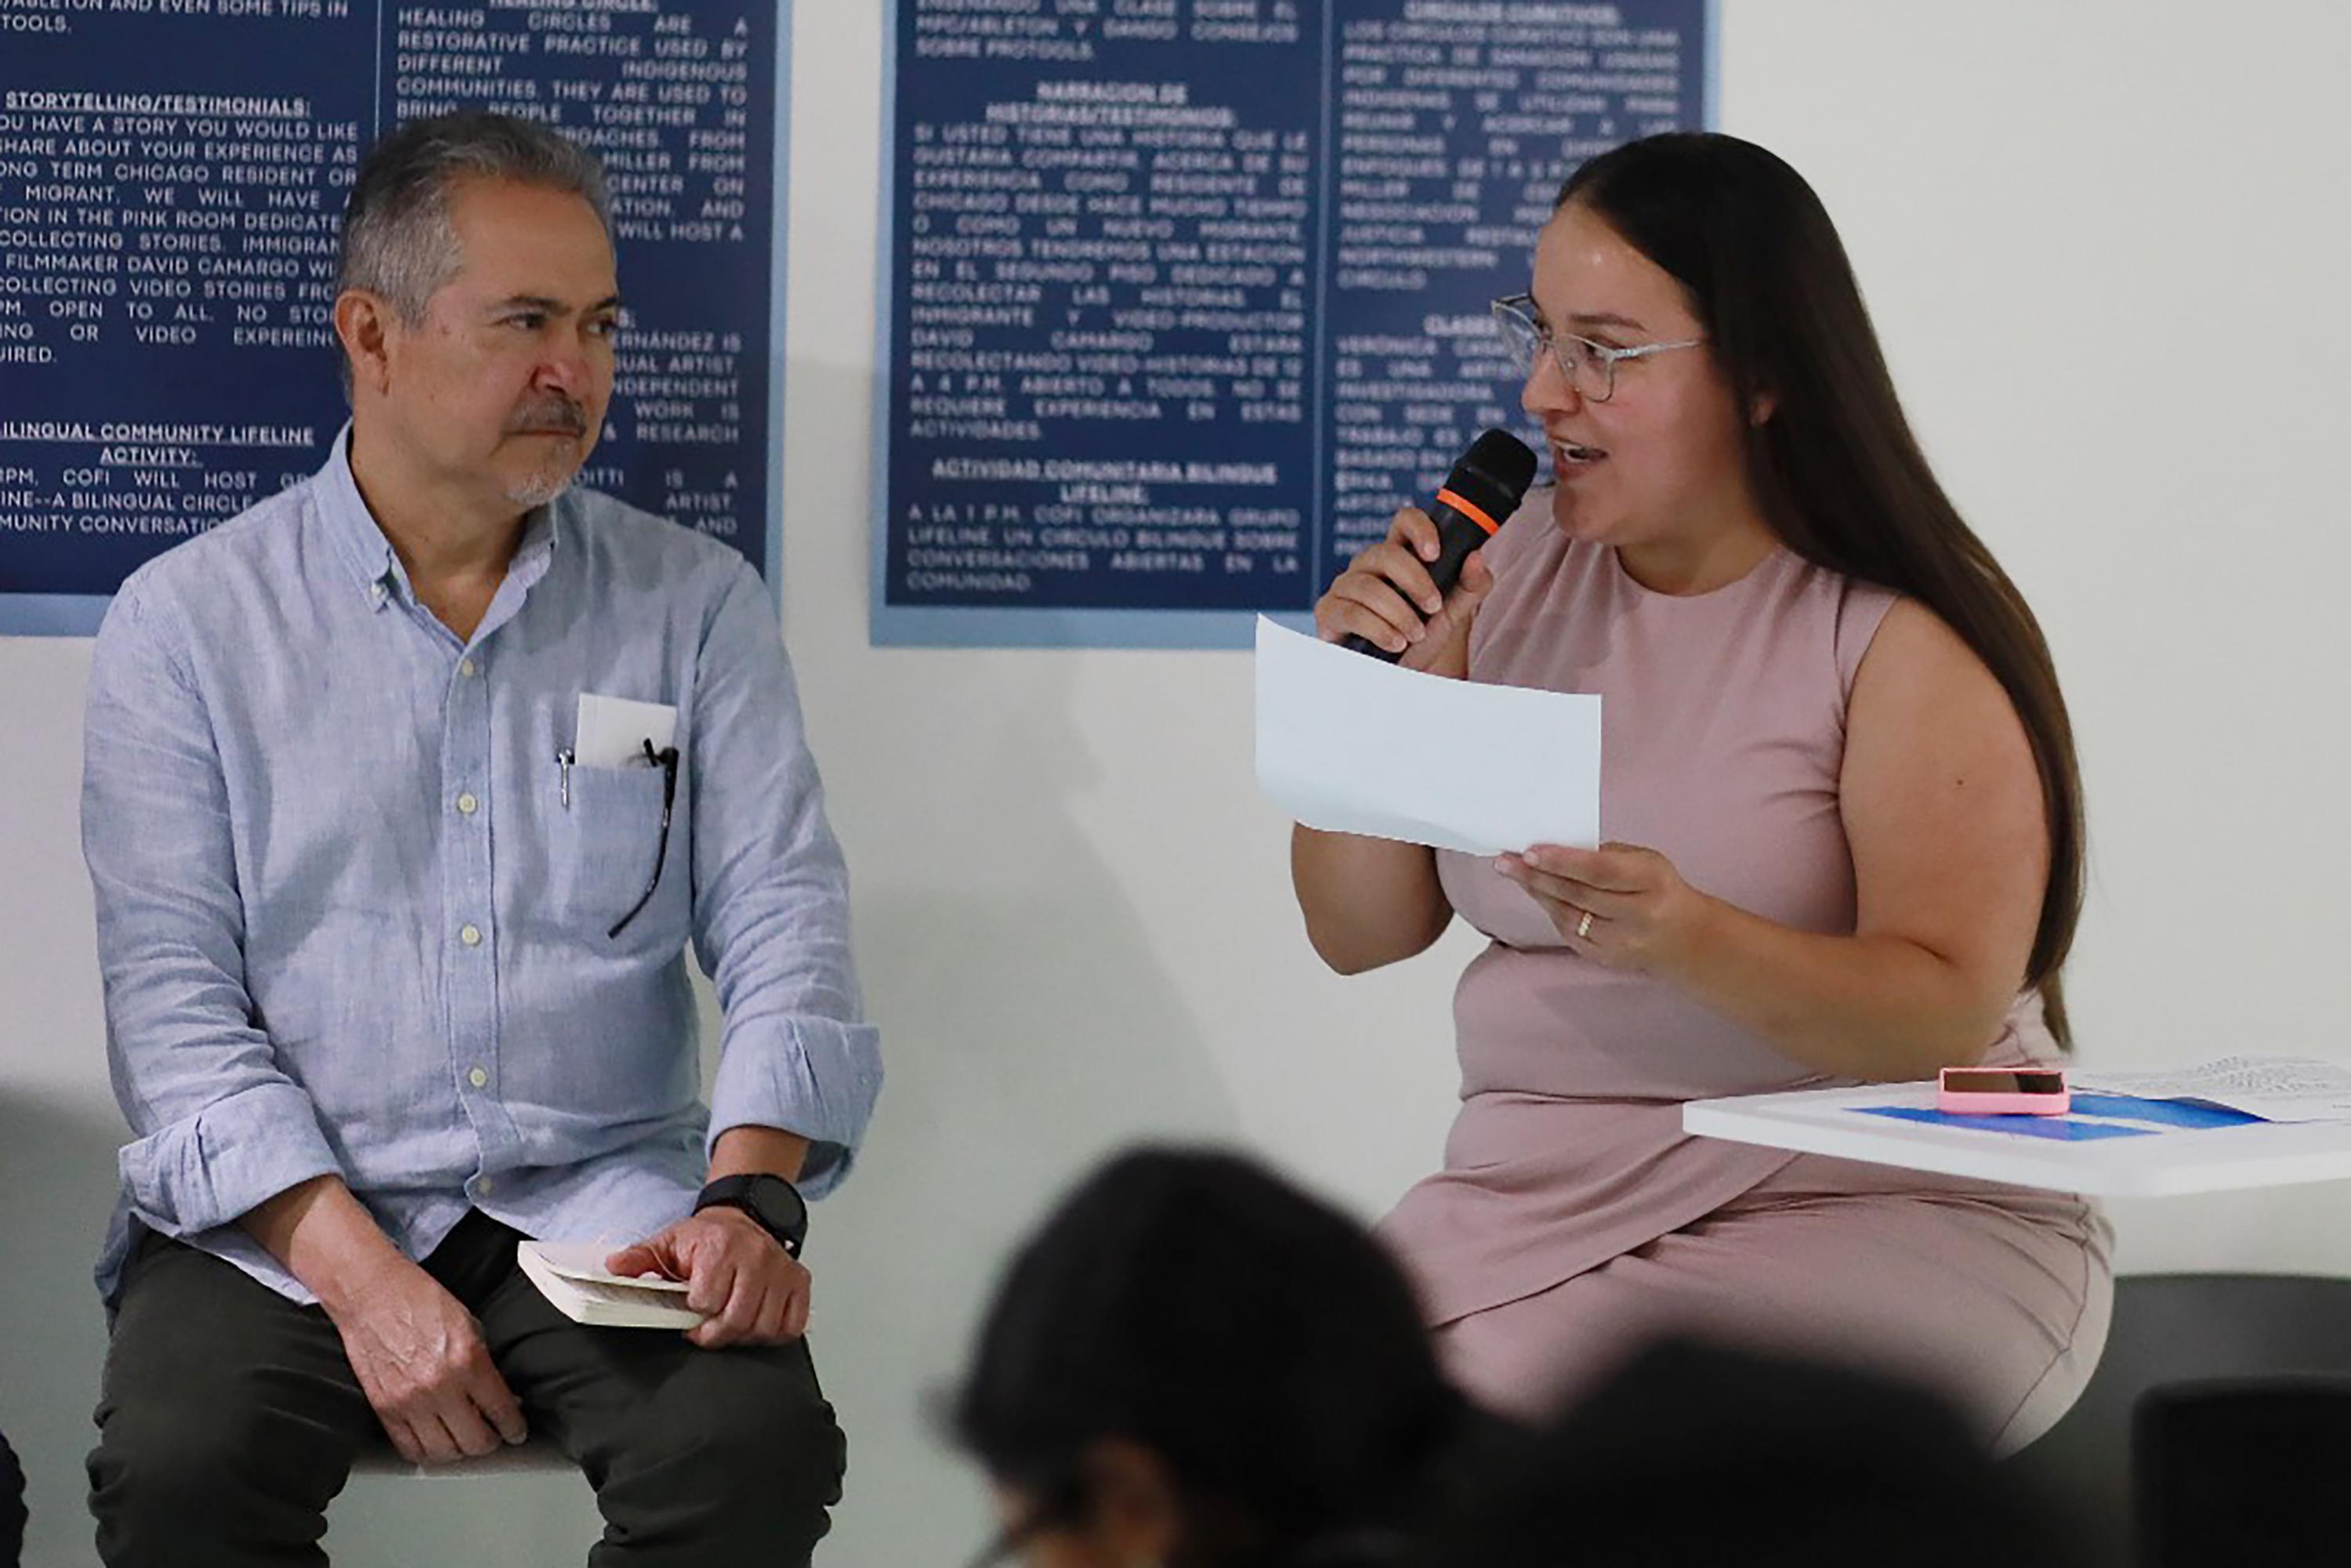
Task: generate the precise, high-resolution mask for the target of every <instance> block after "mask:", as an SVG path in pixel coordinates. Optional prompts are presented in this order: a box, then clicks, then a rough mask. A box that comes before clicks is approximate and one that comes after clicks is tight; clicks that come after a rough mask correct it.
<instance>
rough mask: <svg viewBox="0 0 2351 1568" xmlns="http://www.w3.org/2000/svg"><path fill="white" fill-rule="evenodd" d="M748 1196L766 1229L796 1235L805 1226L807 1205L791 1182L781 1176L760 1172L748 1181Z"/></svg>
mask: <svg viewBox="0 0 2351 1568" xmlns="http://www.w3.org/2000/svg"><path fill="white" fill-rule="evenodd" d="M748 1196H749V1197H750V1199H751V1202H752V1204H753V1205H754V1206H755V1207H757V1209H758V1215H759V1218H760V1219H761V1220H762V1221H763V1222H765V1224H766V1225H767V1227H768V1229H770V1230H774V1231H778V1232H780V1233H781V1234H783V1235H786V1236H799V1235H801V1234H803V1233H804V1232H806V1231H807V1229H808V1205H807V1204H806V1203H805V1202H803V1201H802V1200H801V1198H800V1195H799V1191H798V1189H796V1188H795V1187H794V1186H792V1184H791V1183H789V1182H788V1181H786V1180H784V1179H783V1178H782V1177H781V1176H760V1177H757V1178H755V1179H754V1180H753V1181H752V1183H751V1190H750V1193H749V1195H748Z"/></svg>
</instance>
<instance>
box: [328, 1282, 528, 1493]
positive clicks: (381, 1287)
mask: <svg viewBox="0 0 2351 1568" xmlns="http://www.w3.org/2000/svg"><path fill="white" fill-rule="evenodd" d="M322 1304H323V1303H322ZM327 1316H328V1317H329V1320H331V1321H332V1322H333V1323H334V1325H335V1330H336V1332H337V1333H340V1334H341V1335H342V1338H343V1354H345V1355H347V1356H349V1357H350V1363H351V1370H352V1371H353V1372H355V1373H357V1374H359V1379H360V1389H361V1390H362V1391H364V1392H365V1393H366V1395H367V1398H368V1403H369V1404H370V1405H371V1406H375V1413H376V1416H378V1418H379V1419H381V1421H382V1422H383V1429H384V1432H385V1433H386V1434H387V1435H388V1436H389V1437H391V1438H392V1447H393V1448H397V1449H399V1450H400V1457H401V1458H403V1459H406V1460H407V1461H408V1462H409V1463H410V1464H413V1465H441V1464H448V1463H450V1462H451V1461H453V1460H455V1459H456V1458H459V1457H460V1456H461V1455H469V1454H470V1455H480V1454H487V1453H491V1452H494V1451H495V1450H496V1448H497V1446H498V1442H499V1440H500V1439H501V1438H503V1439H505V1440H506V1441H507V1442H509V1443H519V1442H521V1441H523V1440H524V1439H525V1438H526V1437H529V1436H530V1431H529V1428H528V1427H526V1426H525V1425H524V1424H523V1418H522V1406H521V1405H520V1404H519V1403H517V1400H516V1399H515V1396H514V1391H513V1390H511V1389H509V1388H508V1387H507V1384H506V1379H505V1378H503V1377H500V1376H499V1375H498V1369H497V1368H496V1366H494V1365H492V1364H491V1363H490V1353H489V1348H488V1346H486V1344H484V1343H482V1331H481V1328H480V1325H478V1324H477V1323H475V1322H474V1319H473V1315H472V1314H471V1313H469V1312H466V1311H465V1308H464V1307H462V1306H460V1305H459V1304H458V1302H457V1298H455V1296H453V1295H451V1294H450V1293H449V1292H448V1291H446V1290H444V1289H443V1288H442V1285H441V1282H440V1281H438V1280H435V1279H434V1277H433V1276H432V1275H430V1274H428V1273H426V1272H425V1271H424V1270H423V1269H420V1268H418V1267H417V1266H416V1265H415V1264H413V1263H412V1262H410V1261H409V1260H407V1259H405V1258H399V1259H396V1260H393V1261H392V1262H389V1263H387V1264H385V1265H384V1266H383V1267H381V1269H379V1270H376V1271H375V1272H374V1273H373V1274H372V1275H371V1276H370V1277H369V1278H368V1279H367V1280H366V1281H364V1282H363V1283H361V1284H360V1286H359V1287H358V1288H357V1289H355V1290H353V1291H350V1293H349V1294H348V1295H346V1296H343V1297H342V1298H340V1300H338V1301H336V1302H334V1303H333V1304H331V1305H329V1306H327Z"/></svg>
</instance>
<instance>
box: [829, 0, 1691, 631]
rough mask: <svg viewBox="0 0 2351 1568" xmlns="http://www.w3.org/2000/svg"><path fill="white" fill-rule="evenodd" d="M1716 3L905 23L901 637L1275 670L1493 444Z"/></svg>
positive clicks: (1670, 104) (1071, 1) (896, 541)
mask: <svg viewBox="0 0 2351 1568" xmlns="http://www.w3.org/2000/svg"><path fill="white" fill-rule="evenodd" d="M1711 20H1712V18H1711V15H1710V12H1709V9H1708V5H1707V4H1706V0H1621V3H1619V4H1614V5H1569V4H1559V3H1555V0H1030V3H1025V4H1013V3H1005V4H990V5H974V4H971V3H969V0H896V9H895V12H894V15H893V27H892V44H893V49H894V51H895V53H894V57H893V62H892V71H891V82H892V87H893V98H892V103H891V107H890V109H889V110H888V131H889V135H890V148H889V152H888V167H889V171H890V180H891V188H890V201H889V208H888V213H887V219H888V228H889V233H888V234H887V235H886V237H885V244H884V254H883V267H884V270H885V274H886V276H885V278H884V282H883V289H882V296H881V297H882V298H883V300H884V302H885V305H886V311H887V314H886V319H884V321H883V324H882V325H883V350H882V355H881V359H882V364H883V371H884V375H883V388H882V391H881V397H882V407H881V409H880V411H879V417H878V418H877V420H876V430H877V435H878V439H879V440H880V442H881V444H882V447H881V452H880V455H879V460H878V462H877V465H876V466H877V481H878V482H877V497H876V503H877V509H878V512H879V517H878V519H877V527H876V528H875V533H874V572H873V578H874V599H875V602H874V616H873V627H874V638H875V640H876V641H877V642H884V643H929V644H950V643H1013V644H1022V643H1025V644H1132V645H1146V646H1183V645H1192V646H1225V647H1241V646H1246V645H1247V644H1248V642H1249V637H1250V635H1251V618H1252V616H1253V615H1255V614H1256V613H1257V612H1270V613H1276V614H1281V613H1290V614H1293V615H1294V614H1299V613H1302V612H1305V611H1307V610H1308V609H1309V608H1310V607H1311V605H1312V603H1313V601H1314V600H1315V598H1316V597H1317V596H1318V595H1319V594H1320V593H1321V592H1322V590H1323V589H1324V588H1326V587H1327V586H1328V585H1329V583H1330V581H1331V580H1332V577H1333V576H1335V575H1336V573H1337V572H1338V570H1339V569H1340V568H1341V567H1342V566H1343V564H1344V562H1345V561H1346V560H1347V559H1348V558H1349V557H1351V556H1352V555H1353V553H1354V552H1355V551H1356V550H1357V549H1361V548H1362V547H1363V546H1364V544H1365V543H1367V542H1369V541H1371V540H1373V539H1374V538H1379V537H1381V536H1382V535H1384V533H1385V532H1386V530H1387V527H1388V521H1389V518H1390V517H1391V516H1392V515H1393V514H1394V512H1395V508H1396V507H1399V506H1402V505H1405V504H1406V503H1407V502H1416V501H1419V502H1425V500H1426V497H1427V496H1428V495H1429V494H1430V493H1431V492H1432V491H1433V490H1434V489H1435V488H1436V486H1437V482H1438V481H1439V480H1441V479H1442V478H1443V476H1444V475H1445V473H1446V471H1447V469H1448V468H1449V467H1450V466H1451V465H1452V463H1453V460H1454V459H1455V457H1456V456H1458V455H1459V453H1460V452H1461V450H1462V448H1463V447H1465V446H1467V445H1468V443H1469V442H1470V440H1471V439H1472V438H1474V437H1475V436H1476V434H1478V432H1479V430H1481V429H1483V428H1485V427H1487V426H1489V425H1496V424H1500V425H1511V426H1516V425H1519V424H1520V423H1523V416H1522V415H1521V413H1520V410H1519V407H1518V392H1519V381H1518V377H1517V375H1516V373H1515V371H1512V369H1511V368H1510V362H1509V359H1508V356H1507V354H1506V353H1505V351H1504V350H1503V347H1502V344H1501V341H1500V340H1499V338H1498V337H1497V336H1496V335H1495V332H1494V329H1493V326H1492V318H1491V316H1490V314H1489V304H1490V302H1491V301H1492V300H1493V298H1495V297H1496V296H1498V295H1502V294H1509V293H1515V292H1518V291H1520V290H1521V289H1523V288H1525V287H1526V284H1527V269H1528V261H1529V257H1530V256H1531V252H1532V250H1533V246H1534V240H1535V235H1536V233H1537V231H1538V230H1539V229H1540V228H1541V225H1542V223H1543V221H1544V219H1545V218H1546V217H1547V216H1548V215H1549V214H1550V212H1551V207H1552V200H1553V198H1554V197H1555V196H1556V194H1557V193H1558V191H1559V187H1560V184H1561V183H1562V181H1563V180H1564V179H1565V178H1566V176H1567V175H1568V174H1569V173H1570V172H1572V171H1573V169H1574V168H1575V167H1576V165H1577V164H1578V163H1580V162H1583V160H1584V159H1586V158H1588V157H1590V156H1591V155H1592V154H1593V153H1594V152H1601V151H1603V150H1604V149H1606V148H1608V147H1611V146H1614V145H1615V144H1617V143H1618V142H1621V141H1626V140H1629V139H1631V138H1633V137H1635V136H1641V135H1646V134H1647V133H1649V132H1652V131H1665V130H1673V129H1684V128H1692V127H1696V126H1698V125H1701V124H1703V123H1704V122H1705V120H1706V119H1707V103H1706V99H1707V96H1708V79H1709V78H1708V67H1709V63H1710V60H1711V57H1712V56H1713V53H1714V50H1713V47H1712V43H1711V40H1710V36H1709V26H1710V24H1711Z"/></svg>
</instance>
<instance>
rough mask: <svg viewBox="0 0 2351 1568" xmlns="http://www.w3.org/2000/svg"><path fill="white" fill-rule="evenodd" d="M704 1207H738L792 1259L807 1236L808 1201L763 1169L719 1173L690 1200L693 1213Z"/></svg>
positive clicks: (791, 1187) (798, 1192) (788, 1184)
mask: <svg viewBox="0 0 2351 1568" xmlns="http://www.w3.org/2000/svg"><path fill="white" fill-rule="evenodd" d="M705 1208H739V1209H741V1210H742V1211H743V1212H744V1213H746V1214H747V1215H749V1216H750V1217H751V1218H752V1219H753V1220H755V1221H756V1222H757V1223H758V1227H759V1228H760V1229H762V1230H764V1231H766V1232H767V1233H768V1235H770V1236H772V1237H774V1238H775V1239H777V1240H778V1241H779V1242H781V1243H783V1248H784V1250H785V1251H786V1252H789V1253H790V1254H791V1255H792V1256H793V1257H795V1258H797V1257H799V1255H800V1246H801V1244H802V1243H803V1242H805V1241H807V1239H808V1204H807V1202H806V1201H805V1200H803V1199H802V1198H801V1197H800V1189H799V1188H798V1187H796V1186H793V1185H792V1184H791V1183H789V1182H788V1181H786V1180H785V1179H784V1178H783V1177H781V1176H771V1175H768V1173H767V1172H765V1171H758V1172H754V1173H752V1174H751V1175H749V1176H720V1177H719V1178H718V1179H717V1180H716V1181H714V1182H712V1183H711V1184H710V1185H709V1186H705V1187H704V1188H703V1189H702V1193H701V1196H700V1197H696V1198H695V1200H694V1212H695V1213H696V1214H700V1213H701V1212H702V1211H703V1210H704V1209H705Z"/></svg>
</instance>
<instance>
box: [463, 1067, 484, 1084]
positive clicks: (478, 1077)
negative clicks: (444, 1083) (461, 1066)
mask: <svg viewBox="0 0 2351 1568" xmlns="http://www.w3.org/2000/svg"><path fill="white" fill-rule="evenodd" d="M489 1081H490V1075H489V1074H488V1073H487V1072H486V1071H483V1070H482V1069H480V1068H478V1067H476V1068H475V1069H474V1071H471V1072H468V1073H467V1074H465V1082H468V1083H470V1084H472V1085H473V1086H474V1087H475V1088H476V1089H479V1088H480V1087H482V1085H484V1084H486V1083H487V1082H489Z"/></svg>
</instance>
